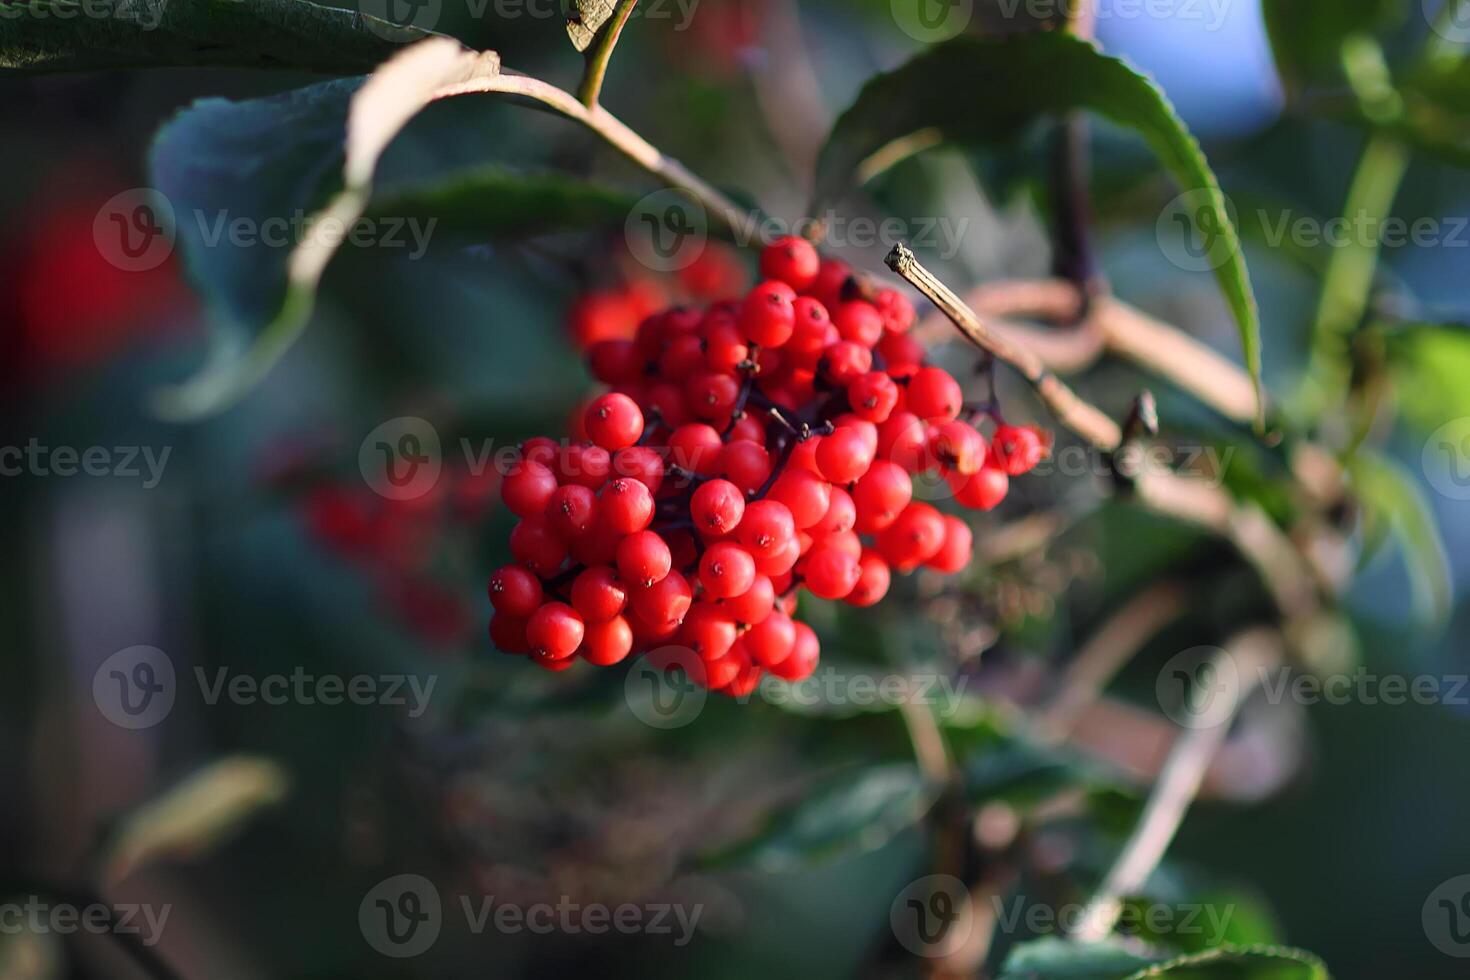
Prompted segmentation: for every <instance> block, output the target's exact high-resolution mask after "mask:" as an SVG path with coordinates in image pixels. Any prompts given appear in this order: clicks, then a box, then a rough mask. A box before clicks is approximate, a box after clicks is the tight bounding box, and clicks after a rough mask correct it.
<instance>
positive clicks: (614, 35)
mask: <svg viewBox="0 0 1470 980" xmlns="http://www.w3.org/2000/svg"><path fill="white" fill-rule="evenodd" d="M637 5H638V0H618V6H617V9H616V10H614V11H613V15H612V16H611V17H609V18H608V21H607V23H606V24H604V25H602V30H601V31H599V32H598V35H597V39H596V40H595V41H593V42H592V46H591V47H590V48H588V49H587V67H586V69H585V70H584V71H583V72H582V83H581V84H580V85H578V86H577V101H578V102H580V103H582V104H583V105H584V106H586V107H587V108H589V109H590V108H592V107H593V106H595V105H597V96H598V95H600V94H601V92H602V79H603V76H605V75H606V74H607V66H608V65H609V64H610V63H611V62H612V53H613V48H615V47H617V45H618V35H619V34H621V33H623V25H625V24H626V23H628V17H629V15H630V14H632V13H633V8H634V7H635V6H637Z"/></svg>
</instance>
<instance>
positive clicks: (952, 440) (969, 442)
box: [929, 419, 985, 476]
mask: <svg viewBox="0 0 1470 980" xmlns="http://www.w3.org/2000/svg"><path fill="white" fill-rule="evenodd" d="M929 451H930V452H931V453H932V454H933V456H934V458H935V459H937V460H938V461H939V463H940V465H941V466H943V467H945V468H946V469H950V470H953V471H954V472H956V473H961V474H964V475H966V476H968V475H969V474H971V473H974V472H976V471H977V470H979V469H980V467H981V465H982V464H983V463H984V462H985V439H984V438H983V437H982V436H981V435H980V433H979V432H976V431H975V427H974V426H972V425H970V424H969V423H968V422H962V421H960V420H959V419H950V420H949V421H948V422H941V423H940V424H939V425H936V426H935V427H934V430H933V431H932V432H931V433H930V435H929Z"/></svg>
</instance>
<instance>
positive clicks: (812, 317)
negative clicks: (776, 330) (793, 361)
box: [782, 296, 841, 354]
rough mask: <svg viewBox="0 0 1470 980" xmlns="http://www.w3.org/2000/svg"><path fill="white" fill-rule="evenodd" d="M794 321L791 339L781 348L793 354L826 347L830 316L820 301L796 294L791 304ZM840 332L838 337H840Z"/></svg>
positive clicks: (806, 352) (830, 325)
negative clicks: (794, 300)
mask: <svg viewBox="0 0 1470 980" xmlns="http://www.w3.org/2000/svg"><path fill="white" fill-rule="evenodd" d="M792 309H793V316H794V322H793V327H792V333H791V339H790V340H788V341H786V346H785V347H783V348H782V350H784V351H786V352H789V353H794V354H811V353H815V352H817V351H820V350H821V349H822V348H823V347H826V346H827V344H828V343H830V342H831V341H829V340H828V339H827V331H828V329H829V328H832V318H831V317H830V316H829V315H828V313H827V308H826V307H825V306H823V305H822V304H821V302H820V301H818V300H816V299H813V298H812V297H810V296H798V297H796V302H795V303H794V304H792ZM840 336H841V335H840V334H839V335H838V337H839V338H840Z"/></svg>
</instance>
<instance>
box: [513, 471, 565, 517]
mask: <svg viewBox="0 0 1470 980" xmlns="http://www.w3.org/2000/svg"><path fill="white" fill-rule="evenodd" d="M554 493H556V474H554V473H552V472H551V470H550V469H548V468H547V467H545V466H543V465H541V464H540V463H533V462H530V461H529V460H522V461H521V462H519V463H516V464H515V465H514V466H512V467H511V469H510V472H509V473H507V474H506V475H505V479H504V480H502V481H501V483H500V499H501V500H503V501H504V502H505V506H506V507H508V508H510V512H511V513H512V514H515V515H516V516H517V517H540V516H541V515H542V514H543V513H544V512H545V511H546V504H547V503H548V502H549V501H550V500H551V495H552V494H554Z"/></svg>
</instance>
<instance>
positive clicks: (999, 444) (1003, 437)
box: [990, 425, 1045, 476]
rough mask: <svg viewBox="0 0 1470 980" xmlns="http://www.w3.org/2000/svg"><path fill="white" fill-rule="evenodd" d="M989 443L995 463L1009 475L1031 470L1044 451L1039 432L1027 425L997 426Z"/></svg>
mask: <svg viewBox="0 0 1470 980" xmlns="http://www.w3.org/2000/svg"><path fill="white" fill-rule="evenodd" d="M990 444H991V447H992V449H993V451H994V453H995V458H996V463H997V465H999V467H1000V468H1001V469H1003V470H1005V471H1006V473H1007V474H1008V475H1010V476H1020V475H1021V474H1023V473H1029V472H1031V471H1032V470H1033V469H1035V468H1036V464H1037V463H1039V462H1041V457H1042V455H1043V454H1044V453H1045V447H1044V446H1043V444H1042V441H1041V434H1040V433H1039V432H1037V431H1036V429H1034V428H1032V427H1031V426H1029V425H1024V426H1022V425H1001V426H997V427H996V430H995V435H994V436H993V437H992V439H991V442H990Z"/></svg>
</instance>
